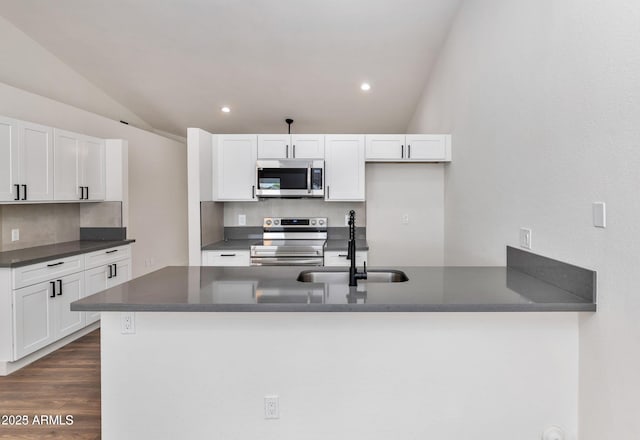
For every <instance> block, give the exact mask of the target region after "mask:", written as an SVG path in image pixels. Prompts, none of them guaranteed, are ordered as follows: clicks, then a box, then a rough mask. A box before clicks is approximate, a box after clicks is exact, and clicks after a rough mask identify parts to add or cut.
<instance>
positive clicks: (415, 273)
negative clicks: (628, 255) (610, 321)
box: [71, 266, 596, 312]
mask: <svg viewBox="0 0 640 440" xmlns="http://www.w3.org/2000/svg"><path fill="white" fill-rule="evenodd" d="M375 269H376V268H372V269H371V271H374V270H375ZM388 269H392V270H402V271H404V272H405V273H406V274H407V276H408V277H409V281H407V282H401V283H374V282H362V281H360V282H359V287H358V288H349V287H348V286H347V285H346V284H323V283H303V282H299V281H296V278H297V277H298V274H299V273H300V272H301V271H303V270H308V268H307V269H305V268H302V267H293V266H284V267H250V268H242V267H199V266H191V267H189V266H169V267H165V268H163V269H160V270H158V271H155V272H151V273H149V274H147V275H144V276H142V277H140V278H136V279H134V280H131V281H129V282H127V283H124V284H121V285H119V286H115V287H113V288H111V289H108V290H105V291H102V292H99V293H97V294H95V295H92V296H90V297H87V298H84V299H82V300H79V301H76V302H73V303H72V304H71V310H74V311H102V312H121V311H133V312H594V311H595V310H596V304H595V303H594V302H593V300H589V299H585V298H581V297H579V296H577V295H574V294H572V293H571V292H568V291H566V290H563V289H561V288H559V287H556V286H554V285H553V284H549V283H546V282H544V281H541V280H539V279H537V278H534V277H532V276H530V275H527V274H525V273H522V272H519V271H516V270H513V269H510V268H507V267H389V268H385V270H388ZM314 270H318V271H336V268H314Z"/></svg>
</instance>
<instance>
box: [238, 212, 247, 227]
mask: <svg viewBox="0 0 640 440" xmlns="http://www.w3.org/2000/svg"><path fill="white" fill-rule="evenodd" d="M246 225H247V216H246V215H245V214H238V226H246Z"/></svg>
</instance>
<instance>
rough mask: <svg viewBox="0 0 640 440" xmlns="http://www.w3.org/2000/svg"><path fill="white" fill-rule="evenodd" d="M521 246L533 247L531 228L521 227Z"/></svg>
mask: <svg viewBox="0 0 640 440" xmlns="http://www.w3.org/2000/svg"><path fill="white" fill-rule="evenodd" d="M520 247H522V248H525V249H531V229H528V228H520Z"/></svg>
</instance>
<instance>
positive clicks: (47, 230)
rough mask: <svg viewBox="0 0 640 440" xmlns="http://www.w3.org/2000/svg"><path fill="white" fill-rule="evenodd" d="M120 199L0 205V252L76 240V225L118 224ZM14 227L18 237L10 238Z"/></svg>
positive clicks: (77, 227)
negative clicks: (91, 201)
mask: <svg viewBox="0 0 640 440" xmlns="http://www.w3.org/2000/svg"><path fill="white" fill-rule="evenodd" d="M121 226H122V204H121V202H101V203H43V204H24V205H0V251H11V250H15V249H23V248H28V247H33V246H42V245H47V244H54V243H63V242H65V241H75V240H79V239H80V227H121ZM13 229H18V230H19V231H20V239H19V240H18V241H13V242H12V241H11V231H12V230H13Z"/></svg>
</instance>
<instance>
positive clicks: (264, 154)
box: [258, 134, 293, 159]
mask: <svg viewBox="0 0 640 440" xmlns="http://www.w3.org/2000/svg"><path fill="white" fill-rule="evenodd" d="M292 157H293V156H292V147H291V137H290V136H289V135H288V134H260V135H258V159H289V158H292Z"/></svg>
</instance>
